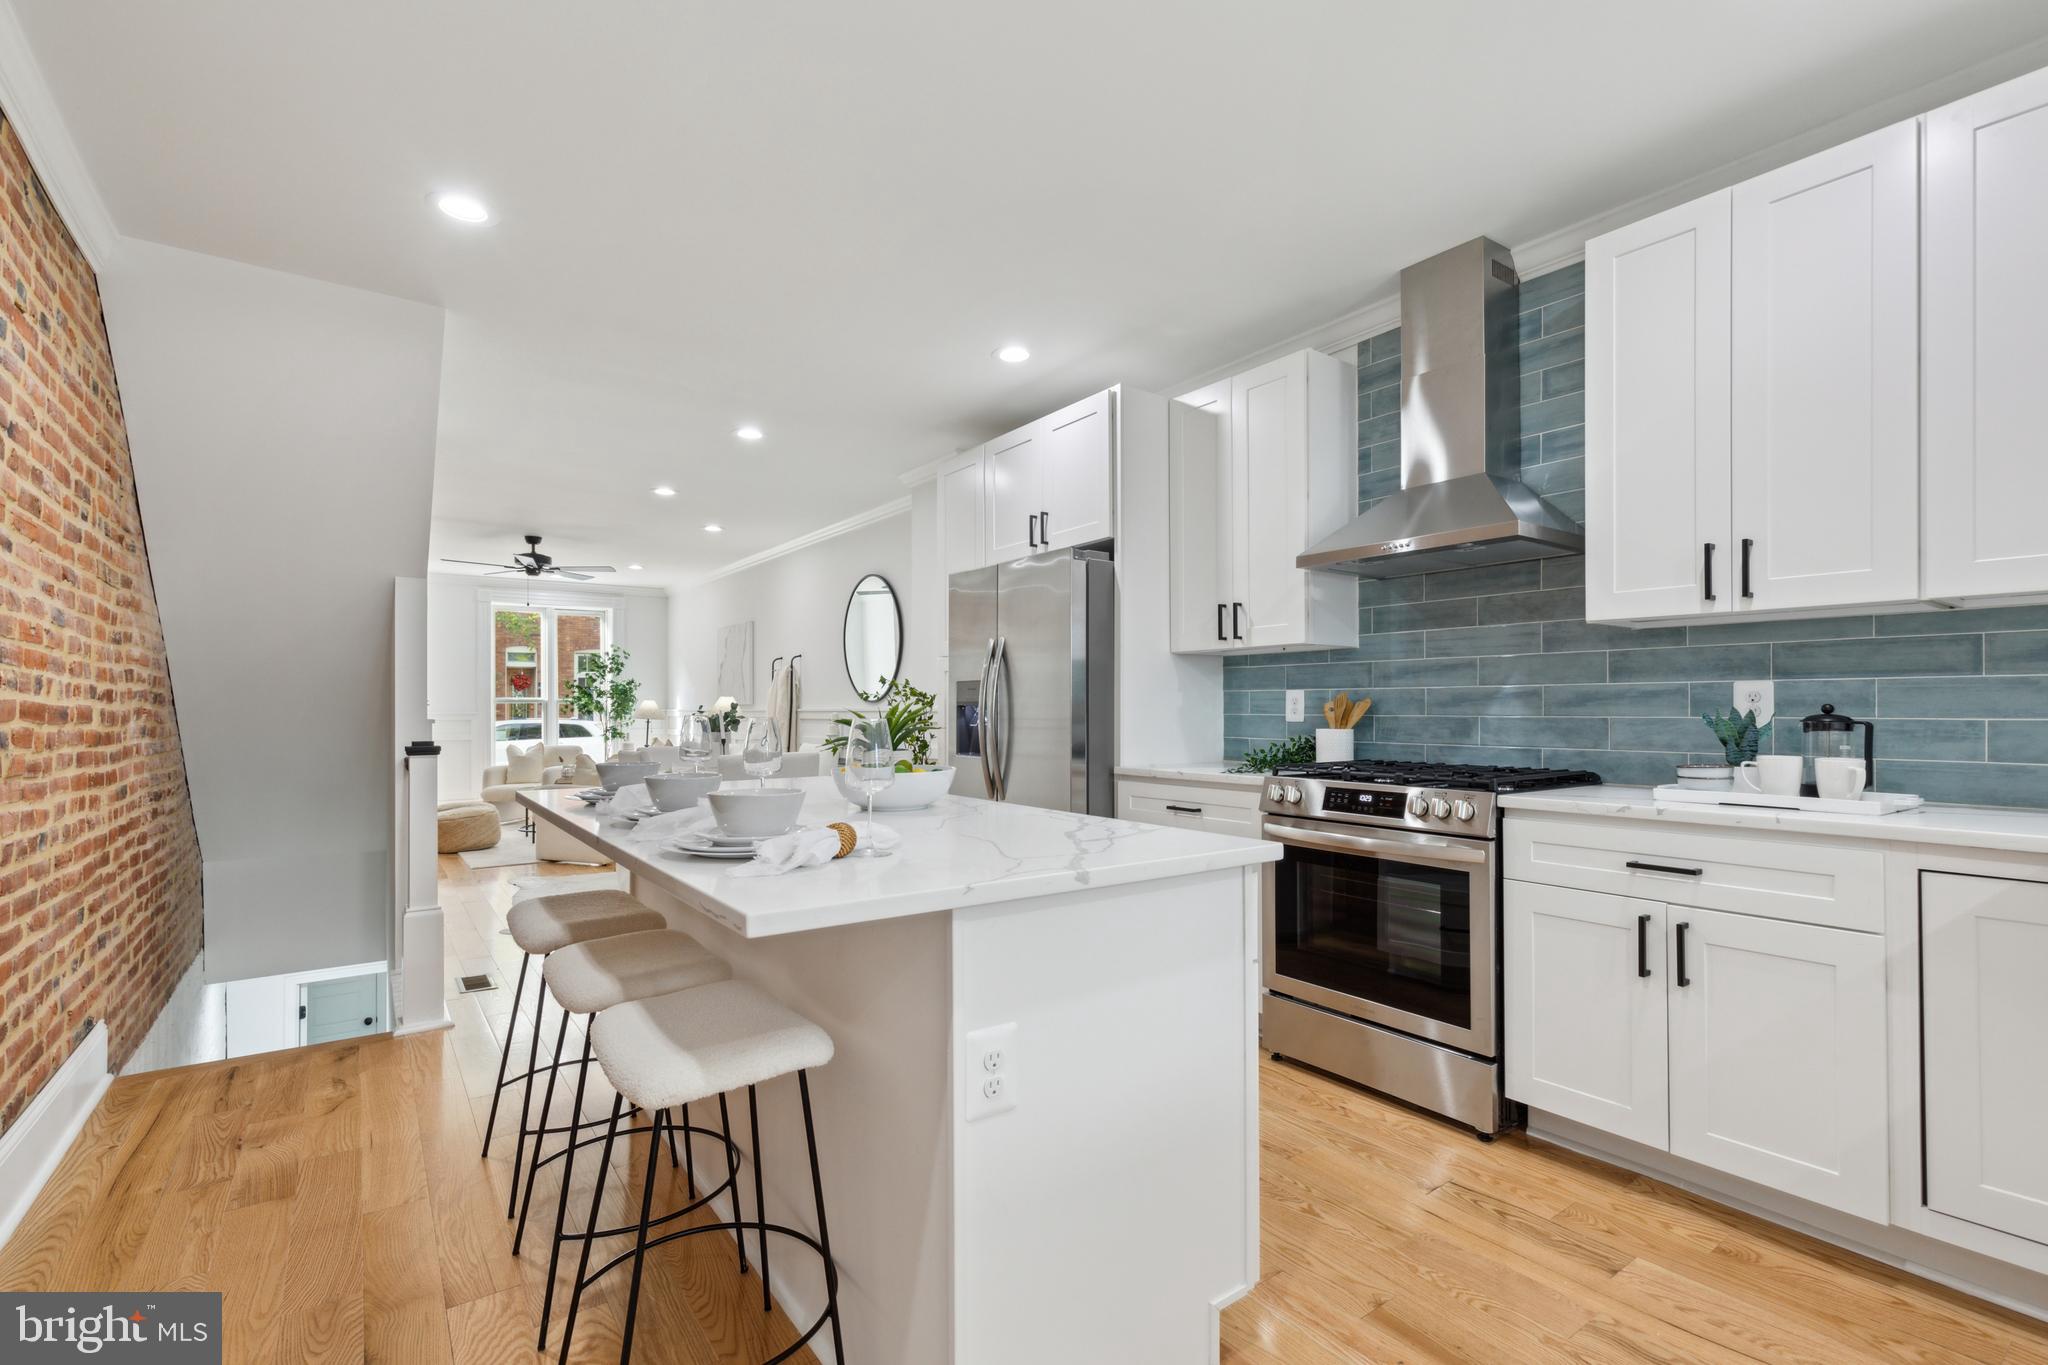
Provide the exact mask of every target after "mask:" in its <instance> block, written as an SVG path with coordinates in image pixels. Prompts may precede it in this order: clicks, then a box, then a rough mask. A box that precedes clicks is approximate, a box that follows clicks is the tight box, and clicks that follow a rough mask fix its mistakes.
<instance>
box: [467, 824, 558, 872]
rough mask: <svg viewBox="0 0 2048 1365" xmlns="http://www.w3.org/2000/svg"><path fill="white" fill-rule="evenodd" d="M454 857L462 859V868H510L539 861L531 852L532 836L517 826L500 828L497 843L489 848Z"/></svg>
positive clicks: (472, 850) (474, 849) (538, 856)
mask: <svg viewBox="0 0 2048 1365" xmlns="http://www.w3.org/2000/svg"><path fill="white" fill-rule="evenodd" d="M456 856H457V857H459V858H461V859H462V865H463V866H464V867H512V866H514V865H515V864H518V863H537V862H539V861H540V855H539V854H537V853H535V852H534V851H533V836H532V835H531V834H528V833H527V832H526V831H525V830H524V829H521V828H520V827H519V826H518V825H504V826H501V827H500V828H499V830H498V842H497V843H496V844H494V845H492V846H491V847H490V848H473V849H471V850H470V851H469V852H467V853H460V854H457V855H456Z"/></svg>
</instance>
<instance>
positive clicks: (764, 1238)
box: [732, 1085, 774, 1313]
mask: <svg viewBox="0 0 2048 1365" xmlns="http://www.w3.org/2000/svg"><path fill="white" fill-rule="evenodd" d="M747 1121H748V1123H749V1124H750V1125H751V1126H752V1128H753V1130H754V1221H755V1222H756V1223H758V1224H760V1228H759V1230H758V1231H757V1232H756V1233H755V1238H756V1241H755V1244H754V1245H755V1248H756V1249H757V1250H758V1251H759V1252H760V1260H761V1311H762V1312H763V1313H765V1312H767V1311H768V1309H769V1307H770V1305H771V1304H772V1303H773V1302H774V1298H773V1295H772V1294H771V1292H770V1291H769V1288H768V1201H767V1200H766V1199H764V1198H763V1197H762V1195H761V1105H760V1101H759V1099H758V1098H757V1097H756V1095H755V1094H754V1087H753V1086H751V1085H750V1086H748V1087H747ZM734 1194H735V1196H737V1194H738V1187H737V1186H735V1187H734ZM732 1203H733V1212H734V1213H735V1214H737V1213H738V1212H739V1203H740V1201H739V1199H738V1198H737V1197H735V1198H734V1199H733V1201H732ZM733 1221H734V1222H736V1223H737V1222H739V1221H740V1220H739V1219H738V1218H737V1217H735V1218H734V1219H733ZM735 1235H736V1236H740V1237H744V1236H746V1235H747V1233H746V1229H744V1228H741V1229H739V1230H738V1231H737V1233H736V1234H735Z"/></svg>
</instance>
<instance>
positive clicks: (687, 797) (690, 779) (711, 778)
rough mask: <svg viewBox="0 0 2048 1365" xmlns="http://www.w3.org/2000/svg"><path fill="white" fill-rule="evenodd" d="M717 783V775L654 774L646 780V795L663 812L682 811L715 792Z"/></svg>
mask: <svg viewBox="0 0 2048 1365" xmlns="http://www.w3.org/2000/svg"><path fill="white" fill-rule="evenodd" d="M718 783H719V777H718V774H717V773H654V774H651V775H650V776H649V777H648V779H647V794H648V795H649V796H651V797H653V798H654V804H655V805H657V806H659V807H661V808H662V809H663V810H683V809H685V808H686V807H689V806H694V805H696V804H697V798H698V797H700V796H706V795H708V794H710V793H711V792H715V791H717V790H718Z"/></svg>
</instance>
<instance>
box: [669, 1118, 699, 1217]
mask: <svg viewBox="0 0 2048 1365" xmlns="http://www.w3.org/2000/svg"><path fill="white" fill-rule="evenodd" d="M689 1149H690V1106H689V1105H687V1104H686V1105H684V1106H683V1150H685V1151H689ZM668 1168H669V1169H670V1170H674V1169H675V1168H676V1126H675V1125H674V1124H673V1123H671V1124H670V1125H669V1126H668ZM690 1197H691V1198H692V1199H695V1198H696V1197H697V1154H696V1153H695V1152H693V1151H691V1152H690Z"/></svg>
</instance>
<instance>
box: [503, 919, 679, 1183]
mask: <svg viewBox="0 0 2048 1365" xmlns="http://www.w3.org/2000/svg"><path fill="white" fill-rule="evenodd" d="M667 925H668V921H667V920H665V919H663V918H662V917H661V912H660V911H658V910H652V909H649V908H648V907H647V906H644V905H642V904H641V903H640V902H639V901H636V900H634V899H633V898H632V897H631V896H629V895H627V894H626V893H625V892H623V891H615V890H606V891H567V892H561V893H558V894H556V895H552V896H532V897H529V898H527V899H526V900H523V901H514V902H513V904H512V908H511V909H510V910H507V911H506V912H505V927H506V929H507V930H508V931H510V933H511V935H512V941H513V942H514V943H516V944H517V945H519V950H520V951H521V952H523V953H524V954H525V955H526V956H524V957H523V958H521V959H520V961H519V984H518V985H516V986H514V987H513V988H512V1016H511V1018H510V1019H509V1020H507V1021H506V1024H505V1046H504V1047H503V1048H502V1049H501V1050H500V1051H499V1053H498V1080H497V1084H496V1085H494V1086H492V1087H491V1115H490V1118H489V1119H488V1120H486V1121H485V1123H484V1145H483V1150H482V1152H481V1153H480V1155H483V1156H488V1155H489V1154H490V1150H491V1134H492V1133H493V1132H494V1131H495V1130H496V1129H497V1126H498V1101H499V1100H501V1099H503V1098H504V1095H505V1087H506V1086H508V1085H512V1084H515V1083H517V1082H520V1081H524V1082H525V1083H526V1090H525V1093H524V1095H523V1096H522V1097H521V1099H520V1110H519V1114H520V1121H519V1141H518V1143H517V1144H515V1146H514V1148H513V1153H512V1193H511V1197H510V1198H509V1199H507V1200H506V1203H505V1216H506V1217H507V1218H510V1217H511V1216H512V1215H513V1213H514V1212H516V1211H517V1208H518V1204H519V1168H520V1166H521V1165H522V1164H523V1163H524V1160H525V1156H526V1117H527V1111H528V1110H530V1109H531V1108H532V1107H533V1075H534V1072H535V1071H536V1070H538V1069H539V1064H540V1018H541V1009H542V1006H543V1005H544V1004H545V1003H546V1000H547V991H546V989H545V988H542V989H540V990H539V991H538V992H536V994H535V996H534V1001H533V1041H532V1045H531V1046H530V1047H528V1049H527V1053H526V1071H525V1072H524V1073H523V1074H522V1075H518V1076H514V1077H512V1078H511V1079H510V1080H507V1079H506V1077H505V1067H506V1066H507V1064H508V1063H509V1062H510V1061H511V1059H512V1025H513V1024H514V1023H517V1022H518V1020H519V1000H520V997H521V996H523V995H525V994H526V969H527V967H528V966H530V965H531V964H532V962H533V959H534V958H536V957H541V958H545V957H546V956H547V955H548V954H549V953H553V952H557V951H559V950H561V949H563V948H567V947H569V946H570V945H571V944H576V943H588V942H590V941H591V940H592V939H600V938H610V937H612V936H614V935H616V934H630V933H636V932H639V931H642V930H647V929H662V928H666V927H667ZM561 1064H562V1059H561V1058H560V1057H559V1056H557V1057H556V1058H555V1059H554V1060H553V1061H552V1062H550V1063H548V1075H549V1077H550V1078H551V1079H552V1077H553V1075H554V1071H555V1068H556V1067H559V1066H560V1065H561Z"/></svg>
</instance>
